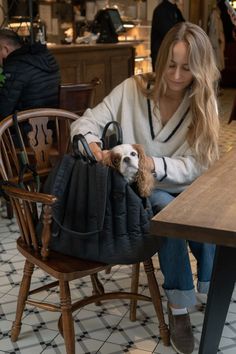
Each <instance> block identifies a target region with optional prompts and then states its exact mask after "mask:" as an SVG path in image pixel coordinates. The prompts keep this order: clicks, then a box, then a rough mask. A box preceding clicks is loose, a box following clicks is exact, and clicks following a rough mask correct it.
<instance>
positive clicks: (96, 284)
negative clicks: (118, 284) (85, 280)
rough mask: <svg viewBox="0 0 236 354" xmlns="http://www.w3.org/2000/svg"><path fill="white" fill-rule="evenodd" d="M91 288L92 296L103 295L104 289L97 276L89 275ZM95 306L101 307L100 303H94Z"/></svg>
mask: <svg viewBox="0 0 236 354" xmlns="http://www.w3.org/2000/svg"><path fill="white" fill-rule="evenodd" d="M90 278H91V282H92V286H93V295H100V294H104V292H105V291H104V287H103V285H102V283H101V282H100V281H99V279H98V274H97V273H96V274H91V275H90ZM95 305H96V306H101V301H97V302H95Z"/></svg>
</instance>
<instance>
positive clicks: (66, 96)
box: [59, 79, 100, 115]
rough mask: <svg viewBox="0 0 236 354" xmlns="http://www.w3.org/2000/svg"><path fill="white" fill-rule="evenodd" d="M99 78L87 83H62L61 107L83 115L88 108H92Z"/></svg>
mask: <svg viewBox="0 0 236 354" xmlns="http://www.w3.org/2000/svg"><path fill="white" fill-rule="evenodd" d="M99 84H100V80H99V79H94V80H93V81H91V82H87V83H78V84H64V85H60V90H59V107H60V108H62V109H67V110H69V111H71V112H74V113H76V114H78V115H82V114H83V113H84V111H85V110H86V109H87V108H92V107H93V104H94V98H95V90H96V86H97V85H99Z"/></svg>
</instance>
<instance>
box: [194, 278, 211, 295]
mask: <svg viewBox="0 0 236 354" xmlns="http://www.w3.org/2000/svg"><path fill="white" fill-rule="evenodd" d="M209 286H210V282H209V281H198V282H197V291H198V292H199V293H201V294H207V293H208V290H209Z"/></svg>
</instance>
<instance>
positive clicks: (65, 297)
mask: <svg viewBox="0 0 236 354" xmlns="http://www.w3.org/2000/svg"><path fill="white" fill-rule="evenodd" d="M59 287H60V302H61V314H62V329H63V336H64V341H65V347H66V353H67V354H75V329H74V320H73V316H72V305H71V296H70V287H69V283H68V282H67V281H63V280H60V281H59Z"/></svg>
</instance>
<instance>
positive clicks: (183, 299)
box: [164, 288, 197, 308]
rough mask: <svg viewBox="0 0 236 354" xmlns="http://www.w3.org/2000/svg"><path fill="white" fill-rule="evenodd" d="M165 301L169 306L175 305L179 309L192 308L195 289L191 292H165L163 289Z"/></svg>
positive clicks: (194, 300)
mask: <svg viewBox="0 0 236 354" xmlns="http://www.w3.org/2000/svg"><path fill="white" fill-rule="evenodd" d="M164 290H165V293H166V296H167V299H168V301H169V302H170V303H171V304H174V305H177V306H179V307H181V308H183V307H192V306H195V305H196V302H197V301H196V294H195V289H194V288H193V289H192V290H177V289H174V290H167V289H164Z"/></svg>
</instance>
